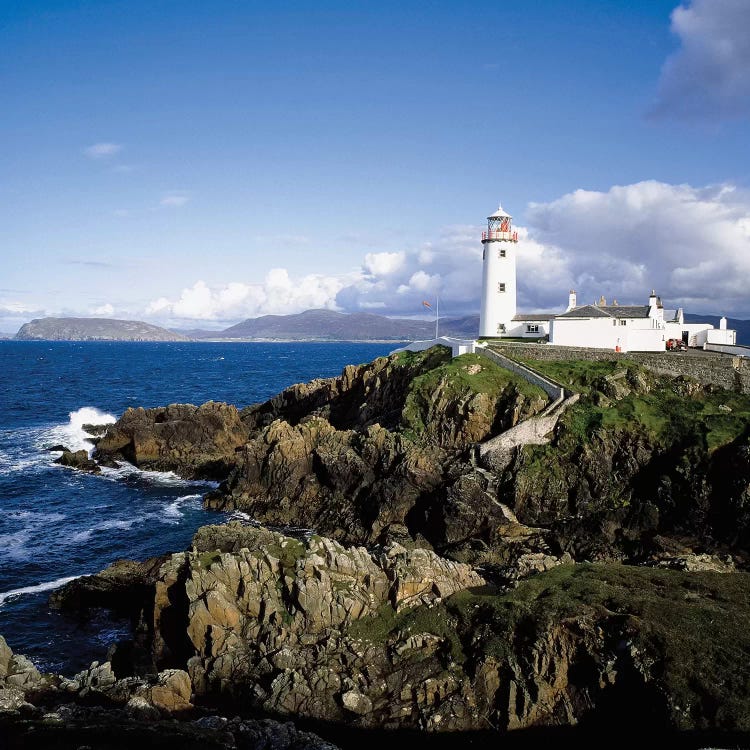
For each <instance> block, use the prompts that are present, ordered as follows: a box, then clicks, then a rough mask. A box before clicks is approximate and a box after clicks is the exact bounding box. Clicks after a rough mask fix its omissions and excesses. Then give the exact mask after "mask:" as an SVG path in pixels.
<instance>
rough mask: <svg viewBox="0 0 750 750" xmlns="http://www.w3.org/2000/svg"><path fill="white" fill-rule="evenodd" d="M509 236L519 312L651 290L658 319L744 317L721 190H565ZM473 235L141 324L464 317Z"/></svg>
mask: <svg viewBox="0 0 750 750" xmlns="http://www.w3.org/2000/svg"><path fill="white" fill-rule="evenodd" d="M527 218H528V224H527V226H525V227H518V234H519V242H518V251H517V252H518V293H519V296H518V302H519V309H520V310H523V311H526V312H535V311H540V310H549V311H555V310H562V309H564V307H565V305H566V304H567V299H568V290H569V289H571V288H573V289H576V290H577V291H578V293H579V297H578V299H579V301H580V302H582V303H585V302H593V301H594V300H595V299H598V298H599V296H600V295H602V294H603V295H604V296H605V297H606V298H607V299H612V298H613V297H614V298H617V299H618V300H619V302H620V303H622V304H626V303H636V304H640V303H645V301H646V299H647V295H648V293H649V292H650V290H651V289H652V288H655V289H656V290H657V292H658V293H659V294H660V295H661V296H662V298H663V300H664V302H665V304H666V305H667V306H668V307H676V306H684V307H685V308H686V310H687V312H691V311H692V312H705V313H710V312H716V313H726V314H729V315H733V316H736V317H750V295H749V294H748V291H747V284H748V279H750V195H748V194H747V193H746V192H743V191H740V190H737V189H735V188H733V187H732V186H731V185H720V186H711V187H703V188H695V187H691V186H690V185H669V184H666V183H662V182H656V181H649V182H639V183H636V184H633V185H625V186H615V187H613V188H611V189H610V190H608V191H606V192H596V191H587V190H576V191H574V192H572V193H568V194H567V195H563V196H562V197H560V198H559V199H557V200H555V201H551V202H549V203H538V204H532V205H530V206H529V208H528V210H527ZM482 228H483V227H482V226H481V225H476V226H471V225H462V226H453V227H446V228H445V229H443V230H442V232H441V233H440V234H439V235H438V236H437V237H436V238H435V239H434V240H433V241H432V242H430V243H428V244H426V245H424V246H421V247H417V248H414V249H411V250H404V251H401V252H398V253H368V254H367V255H365V256H364V258H363V262H362V267H361V269H360V270H359V271H358V272H356V273H353V274H349V275H346V276H323V275H318V274H314V275H308V276H304V277H301V278H294V277H291V276H290V275H289V272H288V271H287V270H286V269H283V268H277V269H274V270H272V271H270V272H269V273H268V275H267V276H266V278H265V279H264V280H263V281H262V282H258V283H241V282H232V283H230V284H227V285H225V286H223V287H220V288H210V287H208V286H207V285H206V284H205V283H204V282H202V281H198V282H196V283H195V284H194V285H193V286H192V287H189V288H187V289H184V290H183V291H182V293H181V294H180V296H179V297H178V298H176V299H168V298H166V297H162V298H160V299H158V300H155V301H154V302H152V303H151V304H150V305H149V307H148V309H147V313H148V314H149V315H152V316H161V318H170V319H193V320H216V321H219V320H221V321H232V322H234V321H236V320H240V319H242V318H246V317H253V316H257V315H263V314H268V313H275V314H280V313H285V314H287V313H296V312H301V311H302V310H305V309H309V308H315V307H324V308H328V309H338V310H344V311H348V312H353V311H356V310H378V311H380V312H382V313H384V314H389V315H420V314H421V313H422V312H423V308H422V300H424V299H430V300H432V299H433V298H434V296H435V295H436V294H439V295H440V310H441V313H444V314H446V315H451V316H452V315H461V314H468V313H475V312H477V311H478V308H479V298H480V294H481V279H482V245H481V243H480V241H479V238H480V236H481V231H482Z"/></svg>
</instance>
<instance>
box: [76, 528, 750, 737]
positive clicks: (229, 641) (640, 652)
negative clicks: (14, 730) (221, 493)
mask: <svg viewBox="0 0 750 750" xmlns="http://www.w3.org/2000/svg"><path fill="white" fill-rule="evenodd" d="M556 562H557V564H556V565H555V566H554V567H553V568H552V569H550V570H547V571H546V572H542V573H540V574H538V575H535V576H533V577H531V578H529V579H527V580H525V581H522V582H520V584H518V585H517V587H516V588H514V589H510V590H502V589H497V588H495V587H493V586H492V585H489V584H487V583H486V581H485V580H484V579H483V578H482V576H480V575H479V574H478V573H477V572H476V571H475V570H472V569H471V568H470V567H469V566H466V565H462V564H460V563H456V562H454V561H450V560H446V559H444V558H440V557H439V556H437V555H436V554H434V553H433V552H430V551H428V550H424V549H413V550H406V549H405V548H403V547H400V546H398V545H395V544H394V545H390V546H388V547H385V548H382V549H375V550H371V551H368V550H366V549H364V548H361V547H344V546H342V545H340V544H339V543H337V542H335V541H333V540H330V539H326V538H324V537H319V536H315V535H310V536H308V537H304V538H297V537H290V536H285V535H283V534H280V533H278V532H275V531H271V530H268V529H264V528H261V527H254V526H243V525H241V524H239V523H236V522H233V523H230V524H228V525H225V526H209V527H204V528H203V529H201V530H199V532H198V533H197V534H196V536H195V538H194V540H193V546H192V549H191V550H190V551H187V552H182V553H177V554H174V555H172V556H170V557H169V558H168V559H166V560H165V561H164V563H163V564H162V566H161V567H160V570H159V573H158V575H157V576H156V579H155V583H154V586H153V589H152V591H151V596H152V597H153V606H152V607H151V609H152V611H153V621H152V624H151V630H152V649H153V658H154V660H155V662H156V665H157V668H158V670H160V671H159V677H158V678H157V679H155V680H151V681H150V682H149V683H148V685H144V683H143V682H142V681H139V680H137V679H134V678H125V679H122V678H121V679H117V676H116V675H115V674H114V672H113V670H112V669H111V668H110V667H109V665H93V666H92V669H91V670H88V671H87V672H84V673H82V674H81V675H78V676H77V677H76V678H75V688H74V690H75V691H76V692H77V693H78V694H80V693H82V692H85V691H86V690H89V691H90V693H93V694H100V693H102V694H104V695H106V696H107V697H108V699H109V700H112V701H115V702H116V703H117V704H118V705H124V706H126V707H128V706H129V707H130V708H129V709H128V710H130V711H133V712H136V711H140V712H141V713H143V712H146V713H148V712H149V711H153V708H154V707H155V708H156V710H157V711H160V712H161V713H160V715H166V714H165V711H166V712H172V713H174V712H178V711H179V710H190V707H189V706H188V703H192V704H193V706H200V705H201V704H210V705H214V706H216V705H219V706H223V707H225V708H226V709H228V710H230V711H231V712H238V713H240V714H243V715H246V714H248V713H252V712H258V711H260V712H263V713H265V714H272V715H275V716H282V717H305V718H307V719H310V720H317V721H323V722H327V723H330V722H333V723H334V724H341V725H346V726H349V727H359V728H362V729H373V728H376V727H377V728H382V729H391V730H393V729H422V730H428V731H440V732H443V731H461V732H465V731H488V730H490V731H493V732H494V731H503V730H511V729H523V728H529V727H538V726H571V725H577V724H579V723H583V725H586V723H587V722H593V721H595V722H597V723H601V724H602V725H607V726H608V727H609V729H610V730H613V729H615V728H623V729H626V728H627V727H628V725H629V723H630V722H632V717H633V716H634V715H637V716H639V720H640V721H642V722H643V726H644V727H648V728H649V729H660V730H669V731H695V730H707V729H711V730H717V731H720V730H726V729H732V730H735V731H742V732H748V731H750V723H748V720H747V717H748V716H749V715H750V712H748V696H747V693H746V691H745V690H744V687H743V686H744V684H745V679H746V677H745V667H744V661H743V659H742V658H741V655H742V654H744V652H745V650H746V649H747V648H750V642H749V641H748V634H747V630H746V628H745V627H744V623H745V617H746V616H750V611H748V602H749V601H750V575H748V574H746V573H737V572H730V571H727V572H723V573H720V574H719V573H715V572H706V571H705V570H703V571H701V570H699V569H698V568H697V567H695V566H693V567H692V570H693V571H694V572H684V571H676V570H671V569H670V570H664V569H657V568H645V567H640V568H639V567H634V566H624V565H616V564H609V565H601V564H598V565H592V564H578V565H576V564H570V563H569V564H560V562H561V561H560V560H557V561H556ZM702 562H703V563H708V562H710V561H706V560H703V561H702ZM709 567H710V566H709ZM687 569H691V568H690V566H687ZM730 653H731V654H735V655H736V659H728V658H727V657H728V655H729V654H730ZM188 682H189V685H190V693H188ZM148 707H151V708H148ZM180 707H182V708H180ZM143 715H146V714H145V713H144V714H143ZM154 716H156V714H154Z"/></svg>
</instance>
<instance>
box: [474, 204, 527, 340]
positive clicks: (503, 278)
mask: <svg viewBox="0 0 750 750" xmlns="http://www.w3.org/2000/svg"><path fill="white" fill-rule="evenodd" d="M511 222H512V217H511V216H510V214H508V213H506V212H505V211H503V207H502V206H500V207H499V208H498V209H497V211H495V213H494V214H492V216H488V217H487V231H486V232H482V245H484V253H483V266H482V308H481V311H480V313H479V335H480V336H504V335H506V334H507V333H508V331H510V328H511V321H512V320H513V317H514V316H515V314H516V243H517V242H518V232H514V231H513V228H512V226H511Z"/></svg>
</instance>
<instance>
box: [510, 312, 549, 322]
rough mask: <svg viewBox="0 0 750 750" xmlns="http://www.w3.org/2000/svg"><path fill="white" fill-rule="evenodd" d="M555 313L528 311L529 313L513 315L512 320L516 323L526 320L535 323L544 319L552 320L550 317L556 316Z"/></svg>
mask: <svg viewBox="0 0 750 750" xmlns="http://www.w3.org/2000/svg"><path fill="white" fill-rule="evenodd" d="M556 317H557V313H529V314H522V315H514V316H513V321H514V322H516V323H525V322H526V321H528V322H529V323H536V322H539V321H544V320H552V318H556Z"/></svg>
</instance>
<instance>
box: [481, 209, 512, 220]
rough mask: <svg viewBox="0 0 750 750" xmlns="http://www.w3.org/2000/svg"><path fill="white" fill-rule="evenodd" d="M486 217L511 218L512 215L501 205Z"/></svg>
mask: <svg viewBox="0 0 750 750" xmlns="http://www.w3.org/2000/svg"><path fill="white" fill-rule="evenodd" d="M487 218H488V219H512V218H513V217H512V216H511V215H510V214H509V213H508V212H507V211H505V210H504V209H503V207H502V206H498V207H497V211H495V213H494V214H490V215H489V216H488V217H487Z"/></svg>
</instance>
